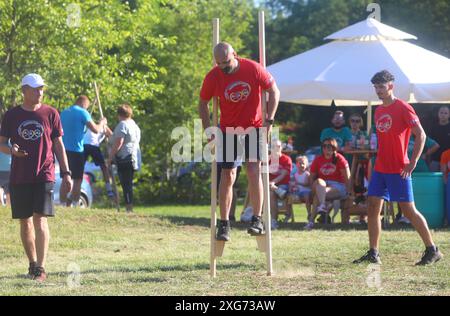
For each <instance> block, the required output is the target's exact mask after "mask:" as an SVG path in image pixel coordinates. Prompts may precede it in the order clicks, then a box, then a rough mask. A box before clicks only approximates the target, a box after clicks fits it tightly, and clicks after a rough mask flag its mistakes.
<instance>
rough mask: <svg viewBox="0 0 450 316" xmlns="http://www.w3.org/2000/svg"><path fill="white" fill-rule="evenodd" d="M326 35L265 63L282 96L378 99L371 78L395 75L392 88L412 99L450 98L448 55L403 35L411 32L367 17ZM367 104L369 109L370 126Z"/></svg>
mask: <svg viewBox="0 0 450 316" xmlns="http://www.w3.org/2000/svg"><path fill="white" fill-rule="evenodd" d="M325 39H333V40H334V41H332V42H331V43H328V44H325V45H323V46H320V47H317V48H314V49H312V50H309V51H307V52H304V53H302V54H299V55H296V56H294V57H291V58H288V59H285V60H283V61H281V62H278V63H276V64H273V65H271V66H269V67H268V70H269V71H270V73H271V74H272V75H273V76H274V78H275V80H276V82H277V85H278V87H279V89H280V91H281V101H285V102H291V103H300V104H311V105H328V106H329V105H330V104H331V102H332V100H334V102H335V104H336V105H337V106H339V105H342V106H348V105H367V104H369V105H370V104H371V103H372V102H379V100H378V97H377V95H376V94H375V92H374V89H373V87H372V84H371V83H370V79H371V78H372V76H373V75H374V74H375V73H376V72H378V71H380V70H383V69H387V70H389V71H390V72H391V73H392V74H393V75H394V76H395V78H396V79H395V94H396V96H397V97H399V98H401V99H403V100H406V101H408V102H411V103H416V102H433V103H436V102H449V101H450V59H448V58H446V57H443V56H441V55H438V54H436V53H433V52H431V51H428V50H426V49H423V48H421V47H419V46H416V45H413V44H411V43H408V42H406V41H404V39H416V37H415V36H413V35H410V34H407V33H404V32H402V31H400V30H397V29H395V28H392V27H390V26H387V25H385V24H382V23H380V22H378V21H376V20H374V19H367V20H364V21H362V22H359V23H357V24H354V25H352V26H349V27H347V28H345V29H343V30H341V31H338V32H336V33H334V34H332V35H330V36H328V37H326V38H325ZM370 117H371V108H370V106H369V111H368V128H370Z"/></svg>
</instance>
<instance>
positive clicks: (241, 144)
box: [217, 128, 263, 169]
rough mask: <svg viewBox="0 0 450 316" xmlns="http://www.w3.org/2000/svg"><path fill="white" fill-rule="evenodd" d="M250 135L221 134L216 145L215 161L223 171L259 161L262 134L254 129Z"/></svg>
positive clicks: (257, 129)
mask: <svg viewBox="0 0 450 316" xmlns="http://www.w3.org/2000/svg"><path fill="white" fill-rule="evenodd" d="M253 131H254V132H253V133H251V134H244V135H236V134H227V133H225V132H222V140H220V139H219V140H218V144H217V148H218V150H217V161H218V162H219V163H220V162H221V163H222V168H223V169H233V168H237V167H238V166H239V165H240V164H242V162H257V161H261V153H262V148H263V141H262V133H261V130H260V129H259V128H255V129H254V130H253Z"/></svg>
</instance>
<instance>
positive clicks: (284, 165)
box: [269, 154, 292, 184]
mask: <svg viewBox="0 0 450 316" xmlns="http://www.w3.org/2000/svg"><path fill="white" fill-rule="evenodd" d="M281 170H286V171H287V174H286V176H285V177H284V178H283V179H281V181H279V182H278V183H275V184H289V180H290V179H291V171H292V159H291V157H289V156H287V155H285V154H281V156H280V158H279V160H278V164H272V162H271V161H270V160H269V172H270V173H269V181H272V180H273V179H275V178H276V177H278V176H279V175H280V173H281Z"/></svg>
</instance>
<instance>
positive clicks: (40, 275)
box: [33, 267, 47, 282]
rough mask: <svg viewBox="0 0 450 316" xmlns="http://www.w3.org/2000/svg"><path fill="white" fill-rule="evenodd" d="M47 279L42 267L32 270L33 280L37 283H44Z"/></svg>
mask: <svg viewBox="0 0 450 316" xmlns="http://www.w3.org/2000/svg"><path fill="white" fill-rule="evenodd" d="M46 279H47V273H45V269H44V268H43V267H36V268H35V269H34V276H33V280H35V281H37V282H44V281H45V280H46Z"/></svg>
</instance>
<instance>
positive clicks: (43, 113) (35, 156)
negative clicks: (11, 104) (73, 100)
mask: <svg viewBox="0 0 450 316" xmlns="http://www.w3.org/2000/svg"><path fill="white" fill-rule="evenodd" d="M0 135H1V136H3V137H6V138H8V139H10V140H11V144H17V145H19V147H20V149H23V150H25V151H26V152H27V153H28V156H26V157H22V158H19V157H16V156H13V157H12V162H11V176H10V177H11V178H10V182H11V183H12V184H24V183H40V182H54V181H55V159H54V156H53V149H52V147H53V141H52V140H53V139H55V138H57V137H60V136H62V135H63V130H62V126H61V120H60V118H59V113H58V111H56V109H54V108H52V107H50V106H48V105H44V104H42V105H41V107H40V108H39V109H37V110H36V111H26V110H24V109H23V108H22V107H20V106H17V107H15V108H12V109H10V110H9V111H8V112H6V113H5V116H4V117H3V121H2V126H1V130H0Z"/></svg>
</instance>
